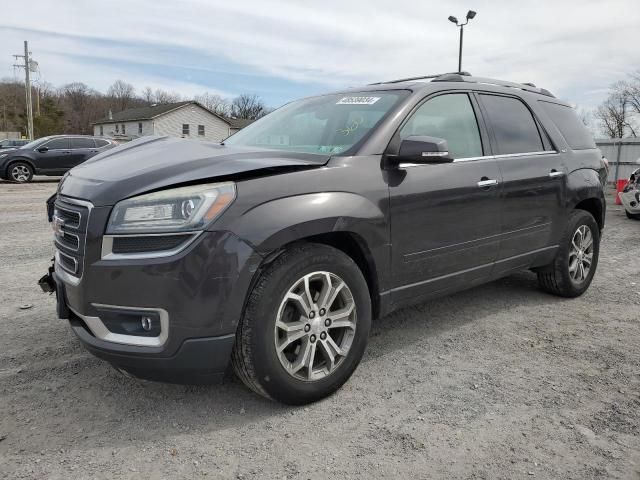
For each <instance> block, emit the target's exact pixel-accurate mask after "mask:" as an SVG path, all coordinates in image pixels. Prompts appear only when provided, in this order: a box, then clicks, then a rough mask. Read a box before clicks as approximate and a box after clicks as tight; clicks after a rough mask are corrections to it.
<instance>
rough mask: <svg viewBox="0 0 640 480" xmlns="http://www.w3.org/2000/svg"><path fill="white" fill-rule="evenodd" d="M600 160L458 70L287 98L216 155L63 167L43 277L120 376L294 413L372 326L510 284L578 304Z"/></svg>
mask: <svg viewBox="0 0 640 480" xmlns="http://www.w3.org/2000/svg"><path fill="white" fill-rule="evenodd" d="M603 178H604V166H603V165H602V163H601V154H600V152H599V151H598V150H597V149H596V147H595V145H594V142H593V139H592V138H591V137H590V135H589V134H588V133H587V131H586V130H585V128H584V127H583V126H582V124H581V123H580V121H579V120H578V118H577V116H576V115H575V113H574V111H573V110H572V108H571V107H570V106H569V105H567V104H566V103H564V102H562V101H561V100H558V99H557V98H555V97H554V96H553V95H552V94H551V93H549V92H548V91H546V90H544V89H539V88H536V87H535V86H533V85H531V84H517V83H509V82H502V81H498V80H493V79H487V78H476V77H472V76H470V75H468V74H464V73H454V74H444V75H438V76H434V77H422V78H413V79H405V80H397V81H390V82H381V83H378V84H374V85H368V86H366V87H362V88H358V89H352V90H347V91H342V92H338V93H332V94H328V95H322V96H317V97H312V98H306V99H303V100H299V101H295V102H292V103H290V104H288V105H285V106H284V107H282V108H280V109H279V110H276V111H275V112H273V113H271V114H269V115H267V116H266V117H264V118H262V119H260V120H258V121H257V122H255V123H253V124H252V125H250V126H248V127H247V128H245V129H243V130H241V131H240V132H238V133H236V134H235V135H233V136H232V137H230V138H229V139H227V140H226V141H225V142H224V143H222V144H214V143H206V142H195V141H189V140H184V139H178V138H170V137H147V138H143V139H139V140H137V141H134V142H131V143H129V144H127V145H122V146H119V147H116V148H114V149H112V150H109V151H107V152H105V153H103V154H100V155H98V156H96V157H94V158H93V159H90V160H88V161H87V162H85V163H83V164H82V165H80V166H78V167H76V168H74V169H73V170H71V171H70V172H69V173H68V174H67V175H66V176H65V177H64V178H63V180H62V181H61V183H60V186H59V189H58V192H57V194H56V195H55V196H54V197H52V198H51V199H50V202H49V213H50V219H51V221H52V225H53V229H54V231H55V247H56V251H55V262H54V266H53V267H51V269H50V272H49V274H47V275H45V276H44V277H43V278H42V279H41V282H40V283H41V285H42V287H43V288H44V289H45V290H55V291H56V292H57V313H58V316H59V317H60V318H64V319H67V320H68V321H69V323H70V324H71V327H72V329H73V331H74V332H75V334H76V335H77V336H78V338H79V339H80V341H81V342H82V343H83V344H84V346H85V347H86V348H87V349H88V350H89V351H90V352H92V353H93V354H95V355H96V356H98V357H100V358H102V359H105V360H106V361H108V362H110V363H111V364H112V365H114V366H115V367H116V368H117V369H119V370H121V371H125V372H127V373H129V374H131V375H134V376H137V377H141V378H147V379H154V380H162V381H172V382H193V383H200V382H213V381H217V380H220V379H222V377H223V375H224V373H225V371H226V370H227V368H228V366H229V365H232V366H233V369H234V370H235V373H236V374H237V375H238V376H239V377H240V378H241V379H242V381H243V382H244V383H245V384H246V385H248V386H249V387H250V388H251V389H253V390H254V391H255V392H257V393H259V394H261V395H264V396H265V397H269V398H272V399H275V400H278V401H281V402H285V403H289V404H302V403H307V402H312V401H315V400H318V399H320V398H322V397H325V396H326V395H329V394H331V393H332V392H334V391H335V390H337V389H338V388H339V387H340V386H341V385H342V384H343V383H344V382H345V381H346V380H347V379H348V378H349V377H350V376H351V375H352V373H353V372H354V370H355V369H356V367H357V365H358V363H359V362H360V360H361V358H362V356H363V353H364V350H365V347H366V344H367V337H368V334H369V328H370V326H371V321H372V320H373V319H375V318H379V317H383V316H385V315H387V314H388V313H389V312H391V311H393V310H396V309H398V308H401V307H404V306H406V305H410V304H413V303H416V302H423V301H425V300H427V299H430V298H433V297H437V296H441V295H445V294H448V293H451V292H455V291H458V290H461V289H465V288H469V287H473V286H475V285H479V284H482V283H485V282H489V281H491V280H495V279H497V278H500V277H504V276H506V275H509V274H511V273H513V272H515V271H518V270H523V269H529V270H533V271H534V272H536V274H537V276H538V279H539V283H540V287H541V288H542V289H543V290H545V291H547V292H550V293H552V294H556V295H560V296H564V297H576V296H579V295H581V294H582V293H583V292H584V291H585V290H586V289H587V288H588V287H589V284H590V283H591V280H592V278H593V276H594V273H595V271H596V266H597V263H598V251H599V245H600V233H601V230H602V229H603V227H604V221H605V201H604V196H603V187H602V181H603Z"/></svg>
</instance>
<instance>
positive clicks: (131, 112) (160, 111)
mask: <svg viewBox="0 0 640 480" xmlns="http://www.w3.org/2000/svg"><path fill="white" fill-rule="evenodd" d="M191 104H195V105H198V106H199V107H201V108H204V109H205V110H206V111H207V112H209V113H210V114H211V115H214V116H216V117H218V118H220V119H222V120H224V121H225V122H227V123H229V124H230V121H229V120H228V119H226V118H223V117H221V116H220V115H217V114H216V113H214V112H212V111H211V110H209V109H208V108H206V107H205V106H204V105H201V104H200V103H198V102H196V101H194V100H187V101H184V102H174V103H159V104H153V105H150V106H148V107H138V108H130V109H128V110H123V111H121V112H117V113H113V114H112V115H111V118H109V117H106V118H102V119H100V120H97V121H95V122H94V123H93V125H98V124H101V123H118V122H133V121H136V120H151V119H153V118H156V117H159V116H160V115H164V114H165V113H169V112H171V111H173V110H177V109H178V108H181V107H184V106H186V105H191Z"/></svg>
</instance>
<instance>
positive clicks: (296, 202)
mask: <svg viewBox="0 0 640 480" xmlns="http://www.w3.org/2000/svg"><path fill="white" fill-rule="evenodd" d="M229 227H230V230H232V231H233V232H234V233H236V234H237V235H238V236H240V237H241V238H243V239H244V240H246V241H248V242H250V243H251V244H252V245H253V246H254V248H255V249H256V250H257V251H258V252H260V253H263V254H267V253H269V252H271V251H273V250H275V249H277V248H280V247H281V246H282V245H286V244H288V243H291V242H294V241H296V240H300V239H302V238H306V237H310V236H313V235H319V234H323V233H330V232H352V233H355V234H357V235H359V236H360V237H362V238H363V240H364V241H365V242H366V243H367V246H368V247H369V249H370V250H372V251H373V250H375V249H377V248H380V247H382V246H386V245H387V244H388V243H389V241H388V239H389V232H388V225H387V221H386V218H385V215H384V213H383V212H382V210H381V209H380V208H379V207H378V206H377V205H375V204H374V203H373V202H371V201H370V200H368V199H366V198H364V197H362V196H360V195H356V194H354V193H348V192H322V193H309V194H304V195H295V196H290V197H284V198H278V199H276V200H272V201H269V202H266V203H263V204H260V205H258V206H256V207H253V208H251V209H249V210H247V211H246V212H244V214H242V215H241V216H240V217H238V218H237V219H236V220H235V221H234V222H233V224H232V225H230V226H229Z"/></svg>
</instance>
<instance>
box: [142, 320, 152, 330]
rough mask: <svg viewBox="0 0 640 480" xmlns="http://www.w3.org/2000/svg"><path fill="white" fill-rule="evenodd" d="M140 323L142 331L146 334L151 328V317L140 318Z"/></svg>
mask: <svg viewBox="0 0 640 480" xmlns="http://www.w3.org/2000/svg"><path fill="white" fill-rule="evenodd" d="M140 323H141V324H142V329H143V330H145V331H147V332H148V331H149V330H151V328H152V327H153V324H152V320H151V317H142V319H141V320H140Z"/></svg>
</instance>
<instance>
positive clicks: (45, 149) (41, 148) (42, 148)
mask: <svg viewBox="0 0 640 480" xmlns="http://www.w3.org/2000/svg"><path fill="white" fill-rule="evenodd" d="M38 151H39V152H40V153H44V152H48V151H49V147H40V148H38Z"/></svg>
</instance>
